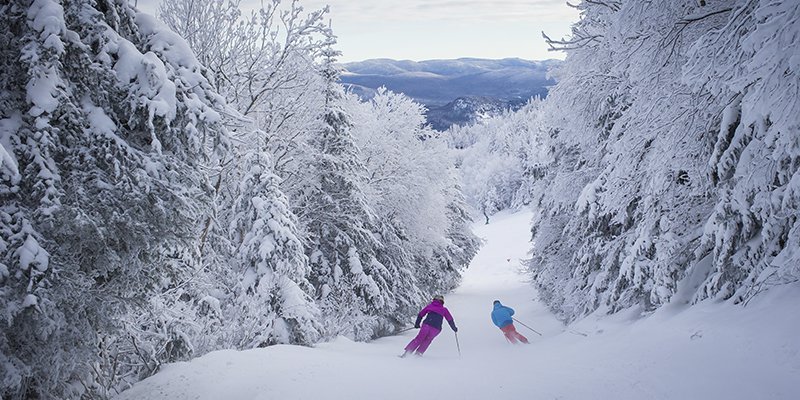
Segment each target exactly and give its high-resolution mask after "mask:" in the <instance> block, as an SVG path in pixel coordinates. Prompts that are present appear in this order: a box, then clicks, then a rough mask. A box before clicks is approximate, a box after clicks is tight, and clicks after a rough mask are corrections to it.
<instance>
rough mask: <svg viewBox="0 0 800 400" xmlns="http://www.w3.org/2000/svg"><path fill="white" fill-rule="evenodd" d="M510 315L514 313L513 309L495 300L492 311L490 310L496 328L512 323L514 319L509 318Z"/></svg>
mask: <svg viewBox="0 0 800 400" xmlns="http://www.w3.org/2000/svg"><path fill="white" fill-rule="evenodd" d="M512 315H514V310H513V309H512V308H511V307H506V306H504V305H502V304H500V302H497V303H495V304H494V311H492V322H494V324H495V325H497V327H498V328H501V329H502V328H505V327H507V326H509V325H511V324H512V323H514V320H512V319H511V316H512Z"/></svg>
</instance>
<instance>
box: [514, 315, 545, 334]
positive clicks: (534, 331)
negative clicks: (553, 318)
mask: <svg viewBox="0 0 800 400" xmlns="http://www.w3.org/2000/svg"><path fill="white" fill-rule="evenodd" d="M511 319H513V320H514V321H517V322H519V324H520V325H522V326H524V327H526V328H528V329H530V330H532V331H533V333H535V334H537V335H539V336H542V334H541V333H539V332H536V330H535V329H533V328H531V327H530V326H528V325H525V324H523V323H522V322H520V320H518V319H516V318H514V317H511Z"/></svg>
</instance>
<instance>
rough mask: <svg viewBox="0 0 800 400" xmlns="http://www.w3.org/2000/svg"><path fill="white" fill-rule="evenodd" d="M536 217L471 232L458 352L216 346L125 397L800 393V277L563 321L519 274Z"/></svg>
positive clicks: (510, 216) (445, 335)
mask: <svg viewBox="0 0 800 400" xmlns="http://www.w3.org/2000/svg"><path fill="white" fill-rule="evenodd" d="M530 219H531V213H530V212H528V211H520V212H517V213H511V212H502V213H499V214H497V215H495V216H493V217H492V219H491V221H490V224H489V225H484V224H482V223H481V224H478V225H476V226H475V233H476V234H478V235H479V236H480V237H482V238H484V239H485V240H486V242H485V244H484V246H483V247H482V248H481V250H480V252H479V253H478V254H477V255H476V257H475V259H474V260H473V262H472V264H471V265H470V267H469V268H468V269H467V270H466V271H464V274H463V282H462V285H461V286H460V287H459V288H458V289H457V290H456V291H455V292H454V293H452V294H445V306H447V307H448V309H449V310H450V312H451V313H452V314H453V317H454V318H455V320H456V324H457V325H458V327H459V332H458V339H459V344H460V347H461V354H460V355H459V352H458V348H457V347H456V341H455V334H454V333H453V332H452V331H451V330H450V328H449V327H448V326H447V325H445V326H444V327H443V328H444V329H443V331H442V332H441V334H439V336H438V337H436V339H435V340H434V341H433V344H432V345H431V347H430V348H429V349H428V351H427V352H426V353H425V356H423V357H419V358H418V357H413V356H410V357H406V358H402V359H401V358H397V355H399V354H400V353H402V351H403V348H404V347H405V345H406V344H407V343H408V342H409V341H410V340H411V339H412V338H413V337H414V336H415V335H416V334H417V332H418V331H417V330H415V329H412V330H410V331H407V332H404V333H402V334H400V335H397V336H391V337H385V338H381V339H378V340H375V341H372V342H369V343H356V342H352V341H350V340H348V339H346V338H342V337H340V338H337V339H336V340H334V341H331V342H327V343H320V344H318V345H317V346H315V347H314V348H308V347H300V346H288V345H280V346H271V347H267V348H263V349H253V350H247V351H233V350H225V351H216V352H212V353H210V354H207V355H205V356H203V357H199V358H196V359H194V360H192V361H190V362H185V363H175V364H169V365H165V366H164V367H163V368H162V369H161V371H160V372H158V373H157V374H156V375H154V376H152V377H150V378H148V379H146V380H144V381H142V382H139V383H137V384H136V385H134V387H133V388H131V389H130V390H127V391H125V392H123V393H122V394H121V395H119V396H118V397H117V398H116V399H117V400H127V399H137V400H138V399H147V400H158V399H164V400H167V399H169V400H182V399H186V400H188V399H203V400H217V399H219V400H227V399H247V400H271V399H281V400H282V399H309V400H322V399H326V400H327V399H347V400H351V399H353V400H361V399H364V400H374V399H381V400H395V399H396V400H401V399H402V400H405V399H410V398H413V399H418V400H425V399H435V400H450V399H476V400H477V399H504V398H505V399H542V400H551V399H562V400H584V399H592V400H595V399H599V400H605V399H609V400H643V399H648V400H683V399H723V398H724V399H730V400H745V399H765V400H766V399H768V400H784V399H797V398H800V386H798V384H797V382H798V381H800V380H799V379H798V377H800V346H799V345H798V343H797V336H796V332H797V330H798V328H800V324H798V321H800V308H798V307H797V306H796V305H797V304H800V283H796V284H793V285H787V286H786V287H784V288H779V289H777V290H776V289H773V290H772V291H770V292H768V293H766V294H765V295H763V296H761V297H759V298H757V299H756V300H754V301H753V302H752V303H751V304H750V305H749V306H748V307H746V308H744V307H741V306H737V305H734V304H731V303H730V302H719V301H706V302H703V303H702V304H697V305H695V306H693V307H691V308H689V309H685V310H684V311H680V310H670V309H668V308H667V309H666V310H664V311H663V312H656V313H655V314H653V315H650V316H649V317H645V315H644V314H643V313H642V310H641V309H639V308H638V307H633V308H630V309H627V310H622V311H620V312H618V313H616V314H613V315H605V313H604V312H603V311H602V310H599V311H598V312H597V313H594V314H591V315H589V316H586V317H585V318H582V319H581V320H579V321H576V322H575V323H574V324H572V325H571V326H570V327H568V328H567V329H565V327H564V326H563V325H562V324H561V323H560V322H558V321H557V320H556V319H555V318H554V317H553V316H552V315H551V314H550V313H549V312H548V310H547V309H546V307H545V306H544V305H542V304H541V303H540V302H539V301H537V300H536V291H535V290H534V289H533V288H532V287H531V286H530V285H528V284H527V283H526V282H525V278H524V274H522V273H521V271H520V259H522V258H525V257H526V252H527V249H528V248H529V244H528V238H529V236H530V232H529V231H528V224H529V221H530ZM495 299H497V300H500V301H501V302H503V303H504V304H505V305H508V306H510V307H512V308H514V310H515V311H516V314H515V317H516V318H517V319H518V320H519V321H521V322H523V323H525V324H526V325H529V326H530V327H532V328H533V329H536V330H537V331H539V332H541V333H542V336H539V335H536V334H535V333H533V332H531V331H529V330H528V329H527V328H525V327H523V326H521V324H516V325H517V330H518V331H519V332H520V333H522V334H523V335H525V336H527V337H528V339H529V340H530V341H531V344H529V345H522V344H520V345H515V346H512V345H510V344H508V343H507V342H506V340H505V338H504V336H503V334H502V333H501V332H500V330H499V329H497V328H496V327H495V326H494V325H493V324H492V322H491V318H490V313H491V310H492V302H493V301H494V300H495ZM679 311H680V312H679ZM408 323H409V324H410V323H413V320H412V321H408Z"/></svg>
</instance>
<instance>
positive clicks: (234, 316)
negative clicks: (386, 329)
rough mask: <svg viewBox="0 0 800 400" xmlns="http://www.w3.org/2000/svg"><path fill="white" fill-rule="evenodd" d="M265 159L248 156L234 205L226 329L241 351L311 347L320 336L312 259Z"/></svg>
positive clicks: (255, 154) (286, 201) (276, 178)
mask: <svg viewBox="0 0 800 400" xmlns="http://www.w3.org/2000/svg"><path fill="white" fill-rule="evenodd" d="M266 158H267V157H266V156H265V155H258V154H257V153H249V154H247V155H245V157H244V159H243V160H242V164H243V170H244V171H246V174H245V175H244V176H243V179H242V182H241V184H240V190H239V192H240V193H241V195H240V196H239V197H238V198H237V199H236V201H235V202H234V213H235V214H234V218H233V221H232V226H231V229H230V231H231V233H232V235H233V237H232V238H231V242H232V243H233V244H236V245H237V247H236V250H235V252H234V254H235V257H236V265H237V268H235V278H234V280H233V282H231V283H232V285H234V289H233V293H232V294H231V295H232V299H231V300H230V303H231V304H230V306H229V309H228V310H226V311H224V312H225V313H227V314H228V315H227V317H226V324H227V325H233V326H228V327H227V328H226V331H227V332H230V333H231V334H233V335H234V336H235V339H234V340H233V343H234V344H235V346H236V347H237V348H240V349H243V348H252V347H263V346H266V345H271V344H276V343H296V344H305V345H310V344H313V343H315V342H316V341H317V340H318V339H319V337H320V332H319V330H320V329H321V327H319V326H318V324H317V321H316V319H317V315H316V314H317V312H318V311H317V308H316V306H315V305H314V303H313V299H312V298H311V294H313V288H312V287H311V285H310V283H309V282H308V281H307V280H306V276H307V275H308V273H309V271H308V260H307V258H306V256H305V254H304V253H303V246H302V243H301V242H300V240H299V239H298V233H297V228H296V226H295V225H296V222H295V217H294V214H292V213H291V211H290V209H289V203H288V199H287V198H286V196H285V195H284V194H283V192H281V191H280V189H279V188H278V180H279V178H278V177H277V176H276V175H274V174H273V173H271V172H270V170H269V160H268V159H266Z"/></svg>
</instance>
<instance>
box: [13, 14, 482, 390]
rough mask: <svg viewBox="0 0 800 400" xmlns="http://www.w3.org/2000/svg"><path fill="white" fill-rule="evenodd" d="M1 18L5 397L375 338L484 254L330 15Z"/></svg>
mask: <svg viewBox="0 0 800 400" xmlns="http://www.w3.org/2000/svg"><path fill="white" fill-rule="evenodd" d="M0 9H2V11H3V12H2V13H0V43H1V45H0V49H1V50H0V70H2V71H3V72H2V74H0V81H2V88H3V89H2V92H1V93H0V104H2V107H0V144H1V146H0V198H1V199H2V201H1V202H0V312H2V317H3V318H2V321H3V324H2V327H0V365H2V368H0V388H1V390H0V393H2V396H3V398H4V399H5V398H108V397H110V396H113V395H114V394H116V393H118V392H119V391H121V390H124V389H125V388H127V387H129V386H130V385H131V384H133V383H134V382H136V381H137V380H139V379H142V378H144V377H146V376H149V375H151V374H153V373H155V372H157V371H158V369H159V367H160V366H161V365H162V364H164V363H167V362H173V361H179V360H188V359H191V358H193V357H197V356H200V355H202V354H204V353H207V352H209V351H213V350H217V349H248V348H254V347H262V346H269V345H272V344H278V343H291V344H300V345H312V344H314V343H316V342H318V341H320V340H325V339H327V338H331V337H335V336H337V335H345V336H347V337H350V338H352V339H354V340H369V339H372V338H376V337H379V336H382V335H386V334H390V333H392V332H394V331H396V330H397V328H398V327H401V326H403V325H405V324H406V323H407V322H408V321H410V320H411V319H410V318H411V316H412V315H413V314H414V313H415V312H416V311H417V309H418V307H419V306H420V305H421V303H422V302H423V301H425V300H426V299H428V298H429V297H430V296H431V295H432V294H434V293H441V292H445V291H447V290H450V289H452V288H454V287H455V286H456V285H457V284H458V282H459V278H460V272H459V271H460V270H461V269H462V268H464V267H465V266H466V265H467V264H468V263H469V261H470V260H471V259H472V257H473V256H474V254H475V253H476V251H477V249H478V246H479V240H478V239H477V238H476V237H475V236H474V235H473V234H472V232H471V217H470V215H469V213H468V211H467V205H466V203H465V201H464V199H463V197H462V194H461V189H460V186H459V180H458V177H457V174H456V171H455V170H454V167H453V162H452V160H451V159H450V158H449V154H450V153H449V151H448V149H447V147H446V145H445V144H444V142H443V141H442V140H441V139H440V138H438V137H436V135H434V132H432V131H431V130H430V129H429V128H426V127H425V126H424V117H423V116H422V109H421V107H420V106H419V105H417V104H415V103H413V102H412V101H410V100H409V99H408V98H406V97H404V96H402V95H397V94H394V93H391V92H382V93H380V94H379V95H378V96H376V97H375V99H373V100H372V101H371V102H369V103H361V102H359V101H358V100H357V99H355V98H353V97H352V96H350V95H348V94H346V93H344V92H343V91H342V88H341V87H340V85H338V84H337V78H338V74H339V71H338V70H337V69H336V67H335V59H336V56H337V53H336V51H335V50H333V46H334V45H335V36H334V35H333V32H332V31H331V30H330V28H329V26H327V25H325V24H324V23H323V22H322V21H323V18H324V16H325V13H326V11H327V10H319V11H313V12H310V13H306V12H305V11H303V10H302V8H301V7H300V5H299V4H298V2H297V1H293V2H291V4H287V5H280V4H279V1H277V0H274V1H272V2H268V3H267V4H266V5H265V7H264V8H263V9H261V10H259V11H258V12H255V13H252V14H250V15H243V13H242V12H241V11H240V10H239V8H238V3H236V2H234V3H230V2H226V1H218V0H207V1H203V0H201V1H194V2H183V1H179V0H165V1H164V2H163V3H162V4H161V6H160V9H159V18H160V19H161V20H162V21H164V22H163V23H162V22H160V21H159V20H156V19H155V18H153V17H151V16H149V15H145V14H141V13H138V12H136V10H134V9H133V8H132V7H131V6H129V5H128V4H127V2H116V1H105V0H101V1H94V0H92V1H90V0H62V1H61V2H56V1H52V0H34V1H29V0H18V1H17V0H14V1H11V2H6V3H4V4H2V5H0Z"/></svg>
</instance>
